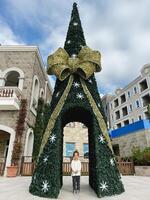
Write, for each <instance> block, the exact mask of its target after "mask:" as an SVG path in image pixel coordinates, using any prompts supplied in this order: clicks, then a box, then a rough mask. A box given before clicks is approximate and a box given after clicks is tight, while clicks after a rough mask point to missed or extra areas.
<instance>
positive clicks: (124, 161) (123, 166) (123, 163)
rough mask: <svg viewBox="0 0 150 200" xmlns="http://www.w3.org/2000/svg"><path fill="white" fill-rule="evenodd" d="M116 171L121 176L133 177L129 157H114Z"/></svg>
mask: <svg viewBox="0 0 150 200" xmlns="http://www.w3.org/2000/svg"><path fill="white" fill-rule="evenodd" d="M116 161H117V165H118V169H119V171H120V173H121V174H122V175H134V174H135V169H134V162H133V159H132V158H131V157H126V158H121V157H116Z"/></svg>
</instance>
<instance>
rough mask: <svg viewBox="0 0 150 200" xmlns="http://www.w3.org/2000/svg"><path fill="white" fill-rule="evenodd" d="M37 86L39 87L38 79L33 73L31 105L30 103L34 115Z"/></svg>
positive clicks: (36, 103)
mask: <svg viewBox="0 0 150 200" xmlns="http://www.w3.org/2000/svg"><path fill="white" fill-rule="evenodd" d="M39 87H40V85H39V79H38V77H37V76H36V75H35V76H34V78H33V85H32V95H31V105H30V108H31V110H32V112H33V113H34V114H35V115H36V109H37V106H38V98H39Z"/></svg>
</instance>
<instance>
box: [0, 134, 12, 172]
mask: <svg viewBox="0 0 150 200" xmlns="http://www.w3.org/2000/svg"><path fill="white" fill-rule="evenodd" d="M9 141H10V134H9V133H7V132H6V131H3V130H0V176H2V175H3V174H4V169H5V163H6V159H7V155H8V148H9Z"/></svg>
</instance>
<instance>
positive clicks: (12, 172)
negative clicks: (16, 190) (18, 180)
mask: <svg viewBox="0 0 150 200" xmlns="http://www.w3.org/2000/svg"><path fill="white" fill-rule="evenodd" d="M17 173H18V166H17V165H14V166H10V167H7V177H15V176H17Z"/></svg>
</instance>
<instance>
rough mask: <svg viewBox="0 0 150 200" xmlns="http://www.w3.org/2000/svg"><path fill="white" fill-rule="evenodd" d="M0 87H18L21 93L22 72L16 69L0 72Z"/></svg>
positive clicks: (10, 68) (11, 68)
mask: <svg viewBox="0 0 150 200" xmlns="http://www.w3.org/2000/svg"><path fill="white" fill-rule="evenodd" d="M1 78H2V80H1V83H0V84H1V86H6V87H7V86H8V87H9V86H10V87H12V86H14V87H18V88H19V89H20V90H21V91H22V89H23V82H24V72H23V71H22V70H21V69H19V68H17V67H9V68H7V69H5V70H4V71H3V72H1Z"/></svg>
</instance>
